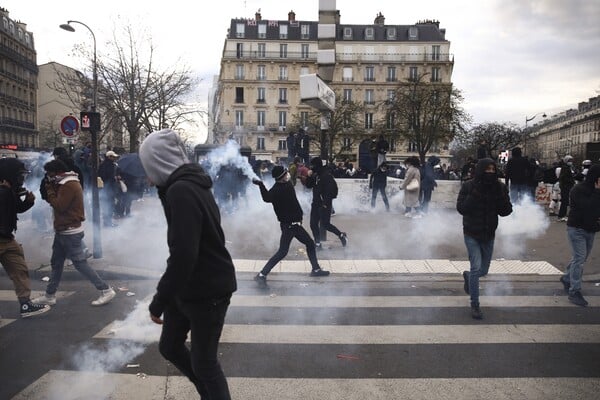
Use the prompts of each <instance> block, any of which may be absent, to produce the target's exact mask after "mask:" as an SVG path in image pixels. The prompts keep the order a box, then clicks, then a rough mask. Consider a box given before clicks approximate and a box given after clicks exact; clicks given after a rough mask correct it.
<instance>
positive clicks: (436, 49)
mask: <svg viewBox="0 0 600 400" xmlns="http://www.w3.org/2000/svg"><path fill="white" fill-rule="evenodd" d="M440 54H441V53H440V46H439V45H435V46H431V60H432V61H440Z"/></svg>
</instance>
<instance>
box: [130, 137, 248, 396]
mask: <svg viewBox="0 0 600 400" xmlns="http://www.w3.org/2000/svg"><path fill="white" fill-rule="evenodd" d="M140 160H141V162H142V165H143V166H144V170H145V171H146V174H147V176H148V178H149V179H150V180H151V181H152V182H153V183H154V184H155V185H157V186H158V195H159V197H160V200H161V203H162V206H163V209H164V212H165V217H166V220H167V227H168V230H167V243H168V246H169V258H168V259H167V267H166V270H165V272H164V274H163V275H162V277H161V279H160V281H159V283H158V286H157V288H156V294H155V295H154V298H153V299H152V302H151V303H150V307H149V309H150V317H151V319H152V320H153V321H154V322H155V323H157V324H163V319H162V318H161V316H162V315H164V324H163V330H162V334H161V337H160V342H159V349H160V352H161V354H162V355H163V356H164V357H165V358H166V359H167V360H169V361H170V362H172V363H173V365H175V366H176V367H177V368H178V369H179V370H180V371H181V372H182V373H183V374H184V375H185V376H187V377H188V378H189V379H190V381H191V382H192V383H193V384H194V385H195V386H196V389H197V390H198V393H200V396H201V397H202V398H215V399H216V398H218V399H229V398H230V395H229V389H228V386H227V380H226V379H225V375H224V374H223V371H222V370H221V366H220V365H219V362H218V361H217V347H218V343H219V338H220V336H221V331H222V329H223V323H224V320H225V315H226V313H227V308H228V307H229V301H230V298H231V294H232V293H233V292H234V291H235V290H236V288H237V286H236V279H235V271H234V267H233V262H232V260H231V256H230V254H229V252H228V251H227V248H226V247H225V235H224V233H223V229H222V227H221V215H220V213H219V208H218V206H217V203H216V202H215V199H214V197H213V194H212V191H211V187H212V180H211V178H210V176H208V175H207V174H206V173H205V172H204V170H203V169H202V167H200V165H198V164H195V163H189V160H188V157H187V155H186V151H185V147H184V145H183V142H182V141H181V139H180V138H179V135H178V134H177V133H175V132H174V131H172V130H170V129H163V130H161V131H157V132H153V133H151V134H150V135H148V137H146V139H145V140H144V142H142V144H141V146H140ZM207 321H211V323H207ZM188 333H190V338H191V341H192V347H191V351H189V350H188V349H187V347H186V344H185V341H186V338H187V336H188Z"/></svg>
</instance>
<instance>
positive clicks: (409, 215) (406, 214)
mask: <svg viewBox="0 0 600 400" xmlns="http://www.w3.org/2000/svg"><path fill="white" fill-rule="evenodd" d="M404 216H405V217H407V218H411V217H412V213H410V212H405V213H404Z"/></svg>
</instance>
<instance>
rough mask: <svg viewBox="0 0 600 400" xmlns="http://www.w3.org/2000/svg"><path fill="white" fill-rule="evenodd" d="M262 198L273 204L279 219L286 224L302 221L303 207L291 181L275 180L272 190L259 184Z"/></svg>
mask: <svg viewBox="0 0 600 400" xmlns="http://www.w3.org/2000/svg"><path fill="white" fill-rule="evenodd" d="M258 187H259V188H260V195H261V196H262V199H263V200H264V201H265V202H267V203H271V204H273V210H275V215H277V220H278V221H279V222H283V223H286V224H291V223H292V222H302V207H300V203H299V202H298V198H297V197H296V190H295V189H294V186H293V185H292V183H291V182H275V184H274V185H273V187H272V188H271V189H270V190H267V188H266V187H265V185H264V184H262V183H261V184H259V185H258Z"/></svg>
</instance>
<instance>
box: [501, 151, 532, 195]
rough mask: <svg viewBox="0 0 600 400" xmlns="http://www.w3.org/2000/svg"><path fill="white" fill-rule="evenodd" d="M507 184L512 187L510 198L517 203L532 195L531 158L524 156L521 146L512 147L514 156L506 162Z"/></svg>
mask: <svg viewBox="0 0 600 400" xmlns="http://www.w3.org/2000/svg"><path fill="white" fill-rule="evenodd" d="M504 175H505V178H506V185H507V186H508V187H509V188H510V200H511V201H512V202H513V203H515V204H517V203H520V202H522V201H523V199H524V198H525V196H530V195H531V189H530V186H529V185H530V182H529V181H530V178H531V176H532V175H533V171H532V169H531V165H530V164H529V159H527V157H523V156H522V153H521V148H520V147H515V148H514V149H512V156H511V157H510V159H509V160H508V162H507V163H506V168H505V170H504Z"/></svg>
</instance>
